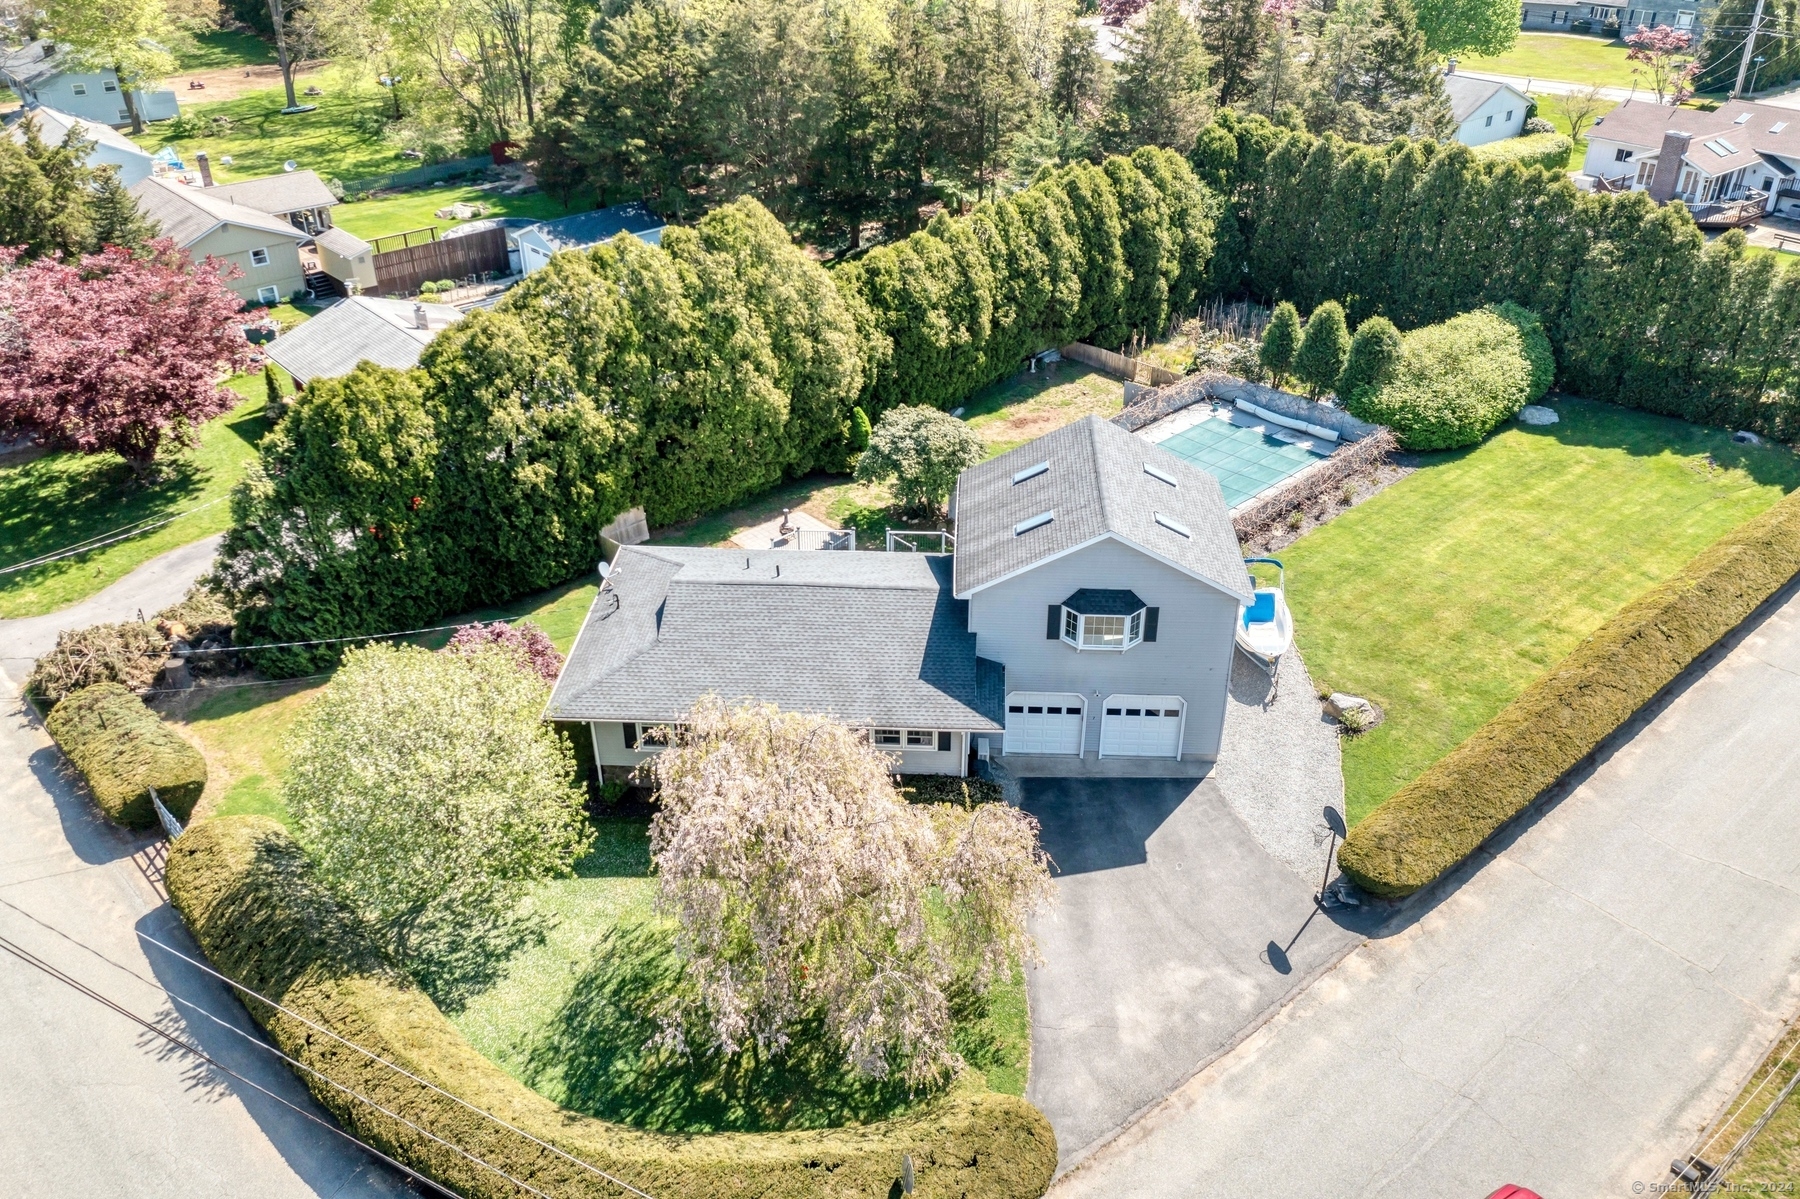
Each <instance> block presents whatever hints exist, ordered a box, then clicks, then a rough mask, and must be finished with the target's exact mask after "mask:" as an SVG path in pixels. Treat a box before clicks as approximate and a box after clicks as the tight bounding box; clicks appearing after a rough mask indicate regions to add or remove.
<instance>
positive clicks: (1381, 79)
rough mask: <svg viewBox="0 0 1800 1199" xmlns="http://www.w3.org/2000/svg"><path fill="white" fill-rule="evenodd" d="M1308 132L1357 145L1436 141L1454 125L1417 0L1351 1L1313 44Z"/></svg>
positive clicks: (1332, 17)
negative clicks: (1420, 25)
mask: <svg viewBox="0 0 1800 1199" xmlns="http://www.w3.org/2000/svg"><path fill="white" fill-rule="evenodd" d="M1307 74H1308V80H1307V82H1308V90H1307V98H1306V104H1305V112H1306V124H1307V128H1309V129H1311V130H1312V131H1313V132H1314V133H1336V134H1337V135H1338V136H1340V137H1342V138H1344V139H1346V140H1348V141H1354V142H1385V141H1389V140H1391V139H1393V138H1396V137H1401V136H1414V137H1431V138H1435V137H1437V136H1438V135H1439V134H1441V133H1443V132H1444V131H1445V129H1446V128H1447V126H1448V123H1449V120H1450V106H1449V100H1448V99H1447V97H1446V96H1445V94H1444V86H1443V79H1442V76H1441V75H1440V74H1439V73H1438V69H1437V63H1436V61H1435V59H1434V58H1433V56H1432V54H1431V52H1430V50H1429V49H1427V47H1426V45H1425V39H1424V35H1423V34H1421V33H1420V32H1419V28H1418V22H1417V19H1416V18H1415V17H1414V15H1413V10H1412V7H1411V4H1410V0H1344V2H1343V3H1341V4H1339V5H1338V7H1337V9H1336V10H1335V11H1334V12H1333V13H1332V14H1331V15H1330V16H1328V17H1327V18H1325V21H1324V24H1323V25H1322V26H1321V27H1320V30H1319V34H1318V36H1317V37H1316V38H1314V39H1313V44H1312V58H1311V60H1310V62H1309V63H1308V64H1307Z"/></svg>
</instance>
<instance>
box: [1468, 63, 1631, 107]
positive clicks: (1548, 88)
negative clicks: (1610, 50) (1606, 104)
mask: <svg viewBox="0 0 1800 1199" xmlns="http://www.w3.org/2000/svg"><path fill="white" fill-rule="evenodd" d="M1456 73H1457V74H1458V75H1467V76H1468V77H1469V78H1471V79H1497V80H1499V81H1500V82H1501V83H1510V84H1511V85H1512V86H1513V87H1516V88H1518V89H1519V90H1520V91H1522V92H1525V93H1527V94H1529V95H1533V96H1568V95H1573V94H1574V93H1576V92H1582V91H1586V90H1587V89H1588V86H1589V85H1588V84H1585V83H1570V82H1569V81H1568V80H1566V79H1539V78H1537V77H1536V76H1527V75H1502V74H1500V73H1498V72H1497V71H1469V70H1465V69H1463V68H1462V67H1458V68H1457V69H1456ZM1600 95H1601V96H1602V97H1603V98H1604V99H1607V100H1632V99H1637V100H1655V99H1656V93H1655V92H1652V91H1648V90H1646V89H1644V88H1641V87H1640V88H1629V87H1603V88H1601V89H1600Z"/></svg>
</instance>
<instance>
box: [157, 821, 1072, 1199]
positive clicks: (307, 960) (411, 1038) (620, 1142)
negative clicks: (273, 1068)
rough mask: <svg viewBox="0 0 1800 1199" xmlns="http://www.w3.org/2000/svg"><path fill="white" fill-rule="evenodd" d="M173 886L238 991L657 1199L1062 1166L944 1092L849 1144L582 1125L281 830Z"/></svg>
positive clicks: (842, 1188) (849, 1133)
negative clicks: (486, 1043)
mask: <svg viewBox="0 0 1800 1199" xmlns="http://www.w3.org/2000/svg"><path fill="white" fill-rule="evenodd" d="M167 877H168V887H169V895H170V898H171V899H172V900H173V901H174V904H175V907H176V908H177V910H179V911H180V912H181V914H182V916H183V917H184V918H185V919H186V921H187V924H188V927H189V928H190V929H191V930H193V934H194V937H195V940H196V941H197V942H198V943H199V945H200V948H201V949H202V950H203V951H204V952H205V954H206V956H207V958H208V959H209V960H210V961H211V962H212V963H213V965H214V966H215V967H217V968H218V969H219V970H221V971H223V972H224V973H225V974H227V975H229V976H230V977H231V978H233V979H235V980H237V981H238V982H239V983H241V984H243V985H244V986H246V987H249V988H251V989H253V990H255V991H258V992H260V993H261V994H264V995H267V996H269V997H270V998H271V999H273V1000H275V1001H276V1002H278V1003H280V1004H282V1005H283V1006H284V1007H287V1008H289V1009H290V1010H292V1011H293V1012H295V1013H297V1015H298V1016H300V1017H303V1018H305V1019H307V1020H311V1021H314V1022H316V1023H318V1024H320V1025H323V1026H325V1027H328V1028H330V1029H332V1030H333V1031H334V1032H335V1033H337V1034H338V1035H340V1036H342V1037H344V1038H346V1039H347V1040H349V1041H353V1042H355V1043H356V1044H358V1045H361V1046H363V1047H364V1048H366V1049H367V1050H369V1051H370V1052H372V1053H374V1054H376V1055H379V1056H380V1057H383V1058H386V1059H387V1060H389V1061H394V1062H398V1063H399V1064H401V1065H403V1066H404V1067H405V1068H406V1069H407V1070H409V1071H411V1072H412V1073H414V1074H416V1075H418V1076H419V1077H420V1078H423V1079H425V1080H426V1081H428V1082H430V1083H432V1084H434V1085H436V1086H439V1087H442V1088H444V1090H445V1091H448V1092H450V1093H452V1094H455V1095H458V1096H461V1097H462V1098H464V1099H466V1100H467V1101H468V1102H469V1103H471V1104H474V1105H475V1106H478V1107H480V1108H482V1109H484V1110H486V1111H491V1112H499V1113H504V1115H505V1118H506V1119H507V1120H508V1121H509V1122H510V1123H511V1124H512V1125H514V1126H515V1127H516V1128H519V1129H521V1130H523V1131H524V1132H525V1133H527V1134H529V1135H531V1136H534V1137H537V1138H539V1139H541V1140H542V1141H545V1142H548V1143H550V1144H553V1145H555V1146H557V1148H559V1149H561V1150H562V1151H564V1152H566V1153H568V1154H570V1155H571V1156H573V1157H575V1158H578V1159H580V1160H582V1161H585V1162H588V1163H591V1164H593V1165H594V1166H597V1167H598V1168H600V1169H602V1170H606V1171H608V1172H609V1173H612V1174H615V1175H617V1176H618V1177H620V1178H623V1179H625V1180H626V1181H628V1182H630V1183H631V1184H632V1185H633V1186H637V1187H641V1188H643V1189H644V1190H645V1191H647V1192H649V1193H650V1194H653V1195H656V1196H658V1199H726V1197H728V1196H739V1195H754V1196H758V1197H759V1199H837V1197H841V1196H851V1195H864V1196H869V1195H873V1196H881V1195H887V1194H890V1193H893V1192H897V1190H898V1185H899V1184H898V1178H899V1169H900V1159H901V1155H902V1154H910V1155H911V1156H912V1159H913V1164H914V1168H915V1170H916V1172H917V1177H918V1189H919V1191H920V1193H922V1194H926V1195H956V1196H966V1197H968V1199H1030V1197H1033V1196H1037V1195H1040V1194H1042V1193H1043V1191H1044V1189H1045V1188H1046V1187H1047V1186H1048V1185H1049V1183H1050V1178H1051V1175H1052V1174H1053V1173H1054V1171H1055V1168H1056V1139H1055V1134H1054V1133H1052V1132H1051V1130H1050V1125H1049V1122H1048V1121H1046V1120H1045V1119H1044V1117H1043V1115H1042V1114H1041V1113H1039V1112H1038V1111H1037V1110H1036V1109H1035V1108H1033V1107H1032V1106H1031V1105H1030V1104H1028V1103H1026V1102H1024V1101H1023V1100H1021V1099H1015V1098H1012V1097H1010V1096H1006V1095H997V1094H991V1093H970V1092H966V1091H952V1092H951V1093H949V1094H947V1095H945V1096H943V1097H942V1098H940V1099H938V1100H936V1101H933V1102H930V1103H928V1104H926V1105H924V1106H923V1107H921V1108H920V1109H919V1110H918V1111H916V1112H914V1113H911V1114H909V1115H906V1116H903V1117H901V1118H898V1119H894V1120H888V1121H883V1122H880V1123H875V1124H869V1125H864V1126H862V1127H859V1128H849V1129H829V1130H820V1131H809V1132H790V1133H772V1134H747V1133H722V1134H714V1135H705V1136H685V1137H675V1136H663V1135H658V1134H654V1133H648V1132H642V1131H639V1130H636V1129H632V1128H627V1127H624V1126H622V1125H618V1124H612V1123H608V1122H605V1121H601V1120H595V1119H592V1118H589V1117H586V1116H582V1115H578V1114H576V1113H574V1112H570V1111H568V1110H566V1109H562V1108H559V1107H557V1106H556V1105H555V1104H553V1103H551V1102H550V1101H549V1100H547V1099H544V1098H543V1097H542V1096H540V1095H538V1094H536V1093H534V1092H532V1091H528V1090H526V1089H525V1087H524V1086H523V1085H521V1084H520V1083H519V1082H517V1081H516V1080H515V1079H513V1078H512V1077H511V1076H510V1075H508V1074H506V1073H505V1072H504V1071H502V1070H501V1069H500V1068H499V1067H497V1066H495V1065H494V1064H493V1063H491V1062H489V1061H488V1060H487V1059H485V1058H483V1057H482V1056H481V1055H480V1054H478V1053H477V1052H476V1051H475V1050H474V1048H473V1047H471V1046H470V1045H469V1043H468V1042H467V1041H466V1040H464V1039H463V1037H462V1035H461V1034H460V1033H459V1032H458V1031H457V1030H456V1028H455V1027H454V1026H453V1025H451V1024H450V1022H449V1021H447V1020H445V1019H444V1017H443V1015H442V1014H441V1013H440V1012H439V1011H438V1009H437V1008H436V1007H435V1006H433V1004H432V1002H431V1000H430V999H428V998H427V997H426V996H425V995H424V994H423V993H422V992H420V991H419V990H418V989H417V988H415V987H414V986H413V985H412V984H411V983H410V982H408V981H407V979H406V978H405V977H404V976H402V975H400V974H399V973H398V972H396V971H395V970H394V969H393V968H392V967H391V966H389V965H388V964H386V963H385V962H384V961H383V960H382V958H381V956H380V954H379V953H378V952H376V950H375V949H374V948H373V946H372V944H371V942H370V940H369V938H368V936H367V934H366V933H365V932H364V931H363V929H362V928H361V927H359V926H358V925H357V924H356V922H355V921H354V920H353V919H351V918H350V917H349V916H348V915H346V914H345V913H344V911H343V910H342V909H341V908H339V907H338V906H337V904H336V903H334V902H333V900H332V899H331V897H330V895H329V894H328V893H327V892H326V890H325V889H324V888H323V887H322V886H321V885H320V884H319V882H318V880H317V879H316V878H315V877H314V876H313V874H312V871H311V869H310V868H309V867H308V865H307V863H306V860H305V858H304V856H303V855H302V854H301V852H300V850H299V847H298V846H297V845H296V844H295V843H294V841H293V840H292V838H290V837H289V836H288V834H287V833H286V831H285V830H284V829H282V827H281V826H280V825H278V824H276V823H275V822H274V821H272V820H268V819H265V818H262V817H256V816H231V817H223V818H218V819H213V820H207V821H203V822H201V823H199V824H197V825H196V826H195V827H194V828H192V829H190V830H189V831H188V832H187V834H186V835H184V836H183V837H182V838H181V839H180V840H178V841H176V842H175V843H174V844H173V845H172V846H171V847H170V851H169V863H168V875H167ZM246 1006H247V1007H249V1009H250V1011H251V1014H252V1015H253V1016H255V1018H256V1019H257V1021H258V1022H259V1023H261V1024H262V1025H263V1027H264V1028H266V1029H267V1030H268V1031H269V1033H270V1035H271V1036H272V1037H273V1039H274V1041H275V1043H276V1045H277V1046H279V1047H280V1048H281V1049H282V1051H283V1052H286V1053H288V1054H291V1055H292V1056H293V1057H295V1058H296V1059H298V1060H299V1061H301V1062H303V1063H304V1064H306V1065H307V1066H309V1067H311V1068H312V1069H315V1070H318V1071H320V1072H321V1073H323V1074H324V1075H326V1076H327V1077H328V1078H330V1079H332V1080H334V1081H336V1082H338V1083H341V1084H342V1085H343V1086H345V1087H347V1088H349V1089H350V1090H352V1091H355V1092H357V1093H359V1094H362V1095H366V1096H368V1097H370V1098H371V1099H373V1100H375V1101H376V1102H377V1103H380V1104H382V1105H383V1106H385V1107H387V1108H389V1109H390V1110H393V1111H396V1112H397V1113H399V1114H400V1115H402V1116H404V1117H405V1118H407V1119H409V1120H412V1121H413V1122H415V1123H417V1124H419V1125H421V1126H423V1127H425V1128H429V1129H431V1130H433V1132H435V1133H436V1134H437V1135H439V1136H441V1137H443V1138H444V1139H446V1140H449V1141H452V1142H454V1143H456V1144H458V1145H460V1146H462V1147H464V1148H465V1149H467V1150H468V1151H469V1152H470V1153H473V1154H475V1155H477V1156H479V1157H481V1158H482V1159H483V1160H485V1161H488V1162H492V1163H493V1164H494V1165H496V1166H498V1167H499V1168H500V1169H502V1170H505V1171H506V1172H507V1173H509V1174H512V1175H514V1176H516V1177H519V1178H523V1179H526V1180H528V1181H530V1182H531V1183H532V1185H533V1186H535V1187H538V1188H539V1189H541V1190H543V1191H545V1192H547V1193H550V1194H554V1195H558V1196H567V1197H570V1199H574V1197H577V1196H593V1197H594V1199H616V1196H617V1195H618V1189H617V1188H616V1187H615V1186H613V1185H612V1184H610V1183H608V1182H606V1181H605V1180H603V1179H601V1178H599V1177H598V1176H596V1175H594V1174H592V1173H590V1172H588V1171H586V1170H584V1169H582V1168H581V1167H579V1166H577V1165H575V1164H573V1163H571V1162H569V1161H568V1160H567V1159H564V1158H560V1157H556V1156H553V1155H551V1154H550V1153H548V1152H547V1151H545V1150H544V1149H543V1148H541V1147H540V1146H539V1145H537V1144H534V1143H532V1142H531V1141H529V1140H527V1139H526V1138H525V1137H524V1136H522V1135H520V1134H519V1133H517V1132H511V1131H508V1130H506V1129H503V1128H499V1127H497V1126H495V1125H494V1124H493V1123H491V1122H489V1121H487V1120H484V1119H481V1118H480V1117H477V1116H475V1115H474V1114H473V1113H472V1112H470V1111H469V1109H468V1108H465V1107H463V1106H461V1105H460V1104H457V1103H455V1102H454V1101H452V1100H451V1099H449V1098H447V1097H446V1096H445V1095H443V1094H441V1093H439V1092H437V1091H431V1090H427V1089H425V1088H423V1087H420V1086H419V1085H417V1084H416V1083H411V1082H409V1081H407V1080H406V1079H404V1078H402V1077H400V1076H399V1075H397V1074H396V1073H394V1072H393V1071H391V1070H389V1069H387V1068H386V1067H383V1066H381V1065H379V1064H377V1063H376V1062H374V1061H372V1060H370V1059H369V1058H367V1057H364V1056H363V1055H361V1054H357V1053H354V1052H347V1051H346V1050H345V1049H344V1047H343V1046H342V1045H341V1044H340V1043H338V1042H335V1041H332V1040H330V1039H328V1038H326V1037H322V1036H319V1035H318V1034H317V1033H316V1031H315V1030H313V1029H311V1028H309V1027H307V1026H306V1025H304V1024H302V1023H300V1021H299V1020H298V1019H296V1018H295V1017H294V1016H288V1015H283V1014H281V1013H279V1012H276V1011H274V1010H272V1009H270V1008H269V1007H267V1006H266V1005H264V1004H260V1003H257V1002H255V1001H254V1000H252V1001H249V1002H248V1003H247V1004H246ZM305 1081H306V1083H307V1086H308V1087H309V1088H310V1089H311V1090H312V1092H313V1094H314V1096H315V1097H317V1099H318V1100H319V1102H320V1103H321V1104H323V1105H324V1106H325V1107H327V1108H328V1109H330V1110H331V1111H332V1113H333V1114H334V1115H336V1116H337V1117H338V1118H339V1119H340V1120H341V1121H342V1122H343V1124H344V1125H345V1127H347V1128H349V1129H351V1130H352V1131H354V1132H355V1133H356V1134H357V1135H358V1136H360V1137H362V1138H363V1139H365V1140H367V1141H368V1142H370V1143H371V1144H373V1145H374V1146H376V1147H377V1148H378V1149H380V1150H381V1151H382V1152H384V1153H389V1154H392V1155H393V1156H394V1157H396V1158H398V1159H399V1160H401V1161H403V1162H406V1163H407V1164H408V1165H409V1166H411V1167H413V1168H414V1169H417V1170H419V1171H420V1172H422V1173H424V1174H426V1175H429V1176H430V1177H432V1178H434V1179H437V1180H438V1181H440V1182H442V1183H444V1184H445V1185H446V1186H449V1187H452V1188H454V1189H455V1190H456V1191H458V1192H459V1193H460V1194H463V1195H466V1196H469V1197H470V1199H487V1197H493V1199H513V1197H514V1196H516V1195H517V1194H518V1190H517V1188H516V1187H514V1186H513V1185H512V1184H510V1183H507V1182H505V1181H503V1180H502V1179H500V1178H499V1177H497V1176H496V1175H494V1174H493V1173H491V1172H489V1171H487V1170H484V1169H481V1168H480V1167H479V1166H475V1165H473V1164H472V1163H470V1162H469V1161H468V1159H466V1158H463V1157H461V1156H458V1155H456V1154H454V1153H452V1152H450V1151H449V1150H446V1149H445V1148H443V1147H442V1146H441V1145H438V1144H436V1143H435V1142H433V1141H430V1140H428V1139H427V1138H426V1137H424V1136H422V1135H421V1134H419V1133H418V1132H416V1131H415V1130H413V1129H411V1128H408V1127H407V1126H406V1125H404V1124H401V1123H399V1122H397V1121H395V1120H391V1119H389V1118H387V1117H384V1116H382V1115H380V1114H379V1113H378V1112H375V1111H374V1110H372V1109H371V1108H370V1107H368V1106H366V1105H364V1104H360V1103H357V1102H355V1101H353V1100H349V1099H347V1097H346V1096H345V1094H344V1092H342V1091H339V1090H337V1089H336V1088H334V1087H332V1086H330V1085H329V1084H327V1083H324V1082H321V1081H320V1080H319V1079H318V1078H316V1077H314V1076H311V1075H308V1076H306V1079H305Z"/></svg>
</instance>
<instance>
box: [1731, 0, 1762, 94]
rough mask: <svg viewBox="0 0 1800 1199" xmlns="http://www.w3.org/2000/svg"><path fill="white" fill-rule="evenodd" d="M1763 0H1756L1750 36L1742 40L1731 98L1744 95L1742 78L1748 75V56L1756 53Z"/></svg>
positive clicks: (1760, 27) (1760, 28) (1760, 29)
mask: <svg viewBox="0 0 1800 1199" xmlns="http://www.w3.org/2000/svg"><path fill="white" fill-rule="evenodd" d="M1762 14H1763V0H1756V15H1755V16H1753V17H1751V18H1750V36H1749V37H1747V38H1745V39H1744V56H1743V57H1742V58H1740V59H1739V60H1738V73H1737V83H1736V84H1735V85H1734V86H1733V87H1732V89H1731V98H1732V99H1734V100H1735V99H1737V98H1738V97H1739V96H1741V95H1743V94H1744V76H1746V75H1748V74H1749V73H1750V56H1751V55H1753V54H1755V53H1756V35H1757V34H1758V33H1760V32H1761V31H1762Z"/></svg>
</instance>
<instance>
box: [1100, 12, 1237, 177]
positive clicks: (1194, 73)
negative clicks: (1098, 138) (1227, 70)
mask: <svg viewBox="0 0 1800 1199" xmlns="http://www.w3.org/2000/svg"><path fill="white" fill-rule="evenodd" d="M1207 65H1208V64H1207V56H1206V48H1205V47H1204V46H1203V45H1202V44H1201V40H1200V33H1199V31H1198V30H1197V29H1195V28H1194V23H1193V22H1192V21H1191V20H1189V19H1188V17H1187V14H1186V13H1184V12H1183V11H1182V9H1181V0H1151V4H1150V7H1149V8H1148V9H1147V10H1146V11H1145V13H1144V19H1143V22H1142V24H1140V25H1139V26H1137V27H1136V28H1135V29H1131V30H1129V32H1128V34H1127V38H1126V44H1125V58H1124V60H1123V61H1122V62H1120V63H1119V64H1118V65H1117V67H1116V68H1115V74H1114V81H1113V86H1112V92H1111V94H1110V95H1109V96H1108V97H1107V106H1106V113H1105V116H1104V117H1103V122H1104V128H1103V134H1102V137H1103V140H1104V142H1105V143H1106V145H1107V146H1108V148H1109V149H1113V150H1115V151H1117V152H1119V153H1125V154H1129V153H1130V152H1131V151H1133V150H1135V149H1137V148H1138V147H1139V146H1167V147H1170V148H1172V149H1175V150H1179V151H1180V152H1182V153H1184V154H1185V153H1187V151H1188V150H1190V149H1192V148H1193V145H1194V138H1195V136H1196V135H1197V134H1198V133H1199V132H1200V125H1201V122H1202V121H1203V120H1205V117H1206V108H1207V104H1208V101H1209V99H1210V92H1211V89H1210V87H1209V85H1208V83H1207Z"/></svg>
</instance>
